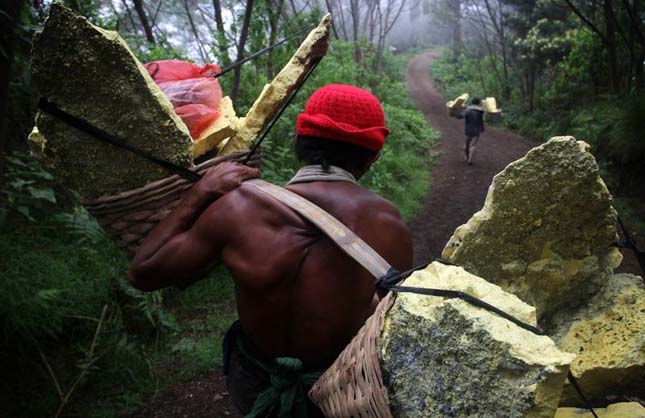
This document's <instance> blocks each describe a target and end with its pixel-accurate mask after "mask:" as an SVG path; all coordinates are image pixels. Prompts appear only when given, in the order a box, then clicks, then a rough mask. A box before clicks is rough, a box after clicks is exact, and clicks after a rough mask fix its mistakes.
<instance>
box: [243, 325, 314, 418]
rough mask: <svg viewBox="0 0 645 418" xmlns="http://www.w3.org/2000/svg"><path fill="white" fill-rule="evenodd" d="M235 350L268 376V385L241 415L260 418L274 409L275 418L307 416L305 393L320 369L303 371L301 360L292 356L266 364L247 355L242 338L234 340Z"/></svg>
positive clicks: (300, 417)
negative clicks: (248, 410) (247, 411)
mask: <svg viewBox="0 0 645 418" xmlns="http://www.w3.org/2000/svg"><path fill="white" fill-rule="evenodd" d="M235 344H236V347H237V350H238V352H239V354H240V355H242V357H244V359H245V360H246V361H248V362H250V363H251V364H253V365H255V366H257V367H259V368H260V369H262V370H264V371H265V372H266V373H267V374H268V375H269V380H270V385H269V386H268V387H267V388H266V389H265V390H264V391H263V392H262V393H260V394H259V395H258V397H257V398H256V400H255V403H254V404H253V408H252V409H251V412H249V413H248V414H246V415H245V416H244V418H262V417H265V416H267V415H269V414H271V413H273V412H274V411H275V410H276V408H277V411H278V415H277V416H278V417H279V418H307V417H308V416H309V411H308V408H307V401H308V398H307V392H308V391H309V388H311V386H313V384H314V383H316V380H318V378H319V377H320V376H321V375H322V374H323V373H324V371H313V372H305V371H304V370H303V366H302V361H300V360H299V359H297V358H293V357H277V358H275V359H274V360H273V363H267V362H264V361H261V360H259V359H257V358H255V357H254V356H253V355H251V354H250V353H249V352H248V351H247V350H246V348H245V347H244V344H243V343H242V338H237V339H236V341H235Z"/></svg>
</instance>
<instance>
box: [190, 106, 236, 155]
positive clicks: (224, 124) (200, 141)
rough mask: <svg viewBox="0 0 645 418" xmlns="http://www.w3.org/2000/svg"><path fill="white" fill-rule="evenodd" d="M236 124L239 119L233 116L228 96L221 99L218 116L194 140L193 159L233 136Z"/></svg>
mask: <svg viewBox="0 0 645 418" xmlns="http://www.w3.org/2000/svg"><path fill="white" fill-rule="evenodd" d="M238 122H239V119H238V118H237V116H236V115H235V109H233V101H232V100H231V98H230V97H228V96H226V97H222V100H221V101H220V105H219V116H218V117H217V119H215V121H214V122H213V123H212V124H211V125H210V126H208V127H207V128H206V129H204V132H202V134H201V136H200V137H199V138H197V139H196V140H195V145H194V148H193V158H197V157H199V156H200V155H203V154H205V153H207V152H208V151H210V150H212V149H213V148H216V147H217V145H218V144H220V143H221V142H222V141H224V140H225V139H227V138H230V137H231V136H233V135H235V132H237V125H238Z"/></svg>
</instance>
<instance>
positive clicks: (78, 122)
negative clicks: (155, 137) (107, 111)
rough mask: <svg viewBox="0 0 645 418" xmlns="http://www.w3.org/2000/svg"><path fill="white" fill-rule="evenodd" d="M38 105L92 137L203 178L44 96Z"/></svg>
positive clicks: (194, 178)
mask: <svg viewBox="0 0 645 418" xmlns="http://www.w3.org/2000/svg"><path fill="white" fill-rule="evenodd" d="M38 107H39V108H40V109H41V110H42V111H44V112H46V113H49V114H50V115H52V116H54V117H55V118H57V119H60V120H62V121H63V122H65V123H67V124H68V125H70V126H72V127H74V128H76V129H78V130H80V131H83V132H85V133H87V134H89V135H90V136H91V137H93V138H95V139H98V140H99V141H101V142H105V143H107V144H111V145H113V146H115V147H117V148H121V149H124V150H126V151H129V152H131V153H133V154H135V155H138V156H139V157H142V158H145V159H147V160H148V161H151V162H153V163H155V164H157V165H160V166H162V167H164V168H165V169H166V170H168V171H170V172H171V173H174V174H177V175H178V176H181V177H183V178H185V179H186V180H188V181H191V182H198V181H199V180H201V178H202V176H200V175H199V174H197V173H195V172H194V171H191V170H189V169H188V168H186V167H182V166H180V165H177V164H174V163H171V162H170V161H166V160H162V159H161V158H158V157H155V156H154V155H152V154H150V153H148V152H146V151H143V150H141V149H139V148H137V147H134V146H132V145H130V144H127V143H126V142H125V141H124V140H123V139H121V138H119V137H118V136H115V135H112V134H110V133H108V132H105V131H104V130H103V129H100V128H97V127H96V126H94V125H92V124H91V123H89V122H87V121H85V120H83V119H81V118H79V117H76V116H74V115H71V114H69V113H67V112H65V111H64V110H62V109H60V108H59V107H58V106H56V105H55V104H54V103H51V102H49V101H48V100H47V99H46V98H44V97H42V98H41V99H40V101H39V102H38Z"/></svg>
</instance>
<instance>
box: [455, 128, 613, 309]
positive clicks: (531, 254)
mask: <svg viewBox="0 0 645 418" xmlns="http://www.w3.org/2000/svg"><path fill="white" fill-rule="evenodd" d="M588 150H589V147H588V145H587V144H585V143H583V142H581V141H576V140H575V138H573V137H556V138H552V139H551V140H550V141H548V142H547V143H546V144H543V145H541V146H539V147H536V148H533V149H532V150H531V151H529V153H528V154H527V155H526V156H525V157H524V158H521V159H519V160H517V161H515V162H513V163H511V164H509V165H508V166H507V167H506V168H505V169H504V170H503V171H502V172H501V173H499V174H497V175H496V176H495V177H494V179H493V183H492V184H491V186H490V188H489V190H488V194H487V196H486V201H485V203H484V207H483V208H482V210H480V211H479V212H477V213H475V214H474V215H473V216H472V218H470V219H469V220H468V222H467V223H466V224H465V225H461V226H460V227H458V228H457V229H456V230H455V232H454V234H453V236H452V237H451V238H450V240H449V241H448V243H447V244H446V247H445V248H444V250H443V257H444V258H446V259H448V260H450V261H452V262H454V263H456V264H459V265H462V266H464V268H466V270H468V271H470V272H472V273H473V274H476V275H478V276H480V277H483V278H485V279H486V280H488V281H491V282H493V283H496V284H499V285H500V286H502V288H503V289H505V290H506V291H509V292H511V293H514V294H516V295H517V296H519V297H520V298H521V299H522V300H524V301H525V302H527V303H529V304H531V305H533V306H535V307H536V308H537V314H538V320H540V321H542V320H543V319H548V318H549V317H550V316H551V315H553V314H554V313H555V312H557V311H559V310H561V309H563V308H567V309H568V308H572V307H575V306H579V305H580V304H582V303H584V302H585V301H586V300H588V299H589V298H590V297H591V296H592V295H593V294H595V293H596V292H597V291H598V289H599V288H600V285H601V283H602V282H603V281H604V279H605V277H607V276H608V275H609V274H611V273H612V272H613V269H614V268H615V267H617V266H618V265H619V264H620V261H621V260H622V256H621V255H620V252H619V251H618V249H617V248H615V247H613V246H612V244H613V243H614V242H616V241H617V239H618V236H617V233H616V228H615V219H616V212H615V210H614V209H613V207H612V206H611V204H612V198H611V195H610V194H609V191H608V190H607V187H606V186H605V184H604V182H603V181H602V179H601V178H600V176H599V170H598V165H597V164H596V161H595V159H594V157H593V156H592V155H591V154H590V153H589V152H588Z"/></svg>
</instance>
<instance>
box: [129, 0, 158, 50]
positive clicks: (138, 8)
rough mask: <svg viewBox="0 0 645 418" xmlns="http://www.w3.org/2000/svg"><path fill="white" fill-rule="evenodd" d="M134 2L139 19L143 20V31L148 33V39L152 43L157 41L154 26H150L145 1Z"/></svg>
mask: <svg viewBox="0 0 645 418" xmlns="http://www.w3.org/2000/svg"><path fill="white" fill-rule="evenodd" d="M132 2H133V3H134V8H135V10H136V11H137V14H138V15H139V20H140V21H141V26H143V31H144V32H145V34H146V39H147V40H148V42H150V43H151V44H154V43H155V37H154V34H153V33H152V27H151V26H150V23H149V22H148V17H147V16H146V11H145V9H144V8H143V2H142V1H141V0H132Z"/></svg>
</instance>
